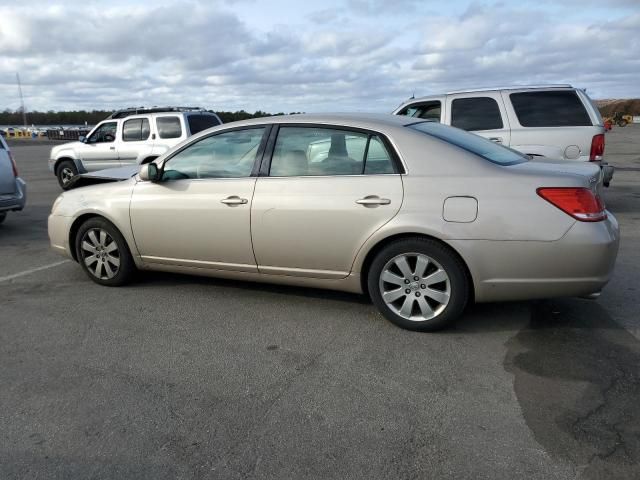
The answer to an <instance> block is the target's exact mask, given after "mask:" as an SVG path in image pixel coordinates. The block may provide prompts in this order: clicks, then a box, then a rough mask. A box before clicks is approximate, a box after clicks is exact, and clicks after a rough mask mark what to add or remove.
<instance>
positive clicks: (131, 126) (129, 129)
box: [122, 118, 150, 142]
mask: <svg viewBox="0 0 640 480" xmlns="http://www.w3.org/2000/svg"><path fill="white" fill-rule="evenodd" d="M149 133H150V131H149V120H147V119H146V118H134V119H133V120H127V121H125V122H124V125H123V126H122V140H123V141H125V142H139V141H142V140H146V139H147V138H149Z"/></svg>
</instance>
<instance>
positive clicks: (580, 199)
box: [536, 187, 607, 222]
mask: <svg viewBox="0 0 640 480" xmlns="http://www.w3.org/2000/svg"><path fill="white" fill-rule="evenodd" d="M536 192H537V193H538V195H540V196H541V197H542V198H544V199H545V200H546V201H547V202H549V203H551V204H552V205H553V206H555V207H557V208H559V209H560V210H562V211H563V212H565V213H566V214H568V215H571V216H572V217H573V218H575V219H576V220H580V221H581V222H599V221H601V220H604V219H605V218H607V213H606V212H605V210H604V203H603V202H602V200H601V199H600V197H599V196H597V195H594V194H593V192H592V191H591V190H589V189H588V188H580V187H552V188H539V189H538V190H536Z"/></svg>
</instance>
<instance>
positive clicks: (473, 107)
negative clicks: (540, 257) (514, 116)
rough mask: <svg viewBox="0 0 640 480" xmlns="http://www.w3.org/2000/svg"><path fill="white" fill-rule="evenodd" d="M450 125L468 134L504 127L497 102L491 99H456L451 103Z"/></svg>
mask: <svg viewBox="0 0 640 480" xmlns="http://www.w3.org/2000/svg"><path fill="white" fill-rule="evenodd" d="M451 125H452V126H454V127H458V128H461V129H463V130H467V131H468V132H474V131H476V130H498V129H500V128H502V127H503V126H504V125H503V123H502V116H501V115H500V107H498V102H496V101H495V99H493V98H491V97H475V98H456V99H455V100H454V101H453V102H451Z"/></svg>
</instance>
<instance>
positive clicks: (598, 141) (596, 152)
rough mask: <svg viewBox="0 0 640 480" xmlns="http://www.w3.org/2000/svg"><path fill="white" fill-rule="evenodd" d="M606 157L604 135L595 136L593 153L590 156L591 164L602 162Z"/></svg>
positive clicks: (592, 147)
mask: <svg viewBox="0 0 640 480" xmlns="http://www.w3.org/2000/svg"><path fill="white" fill-rule="evenodd" d="M603 155H604V133H599V134H598V135H594V136H593V138H592V139H591V153H590V154H589V161H590V162H597V161H600V160H602V156H603Z"/></svg>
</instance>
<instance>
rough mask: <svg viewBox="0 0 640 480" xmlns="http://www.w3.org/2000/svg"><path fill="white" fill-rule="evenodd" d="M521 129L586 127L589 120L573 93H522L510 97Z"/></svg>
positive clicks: (589, 124)
mask: <svg viewBox="0 0 640 480" xmlns="http://www.w3.org/2000/svg"><path fill="white" fill-rule="evenodd" d="M510 98H511V103H512V105H513V109H514V110H515V112H516V115H517V117H518V121H519V122H520V125H522V126H523V127H586V126H591V119H590V118H589V114H588V113H587V110H586V109H585V108H584V105H583V104H582V102H581V101H580V98H578V95H577V94H576V92H574V91H555V92H554V91H551V92H522V93H512V94H511V95H510Z"/></svg>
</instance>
